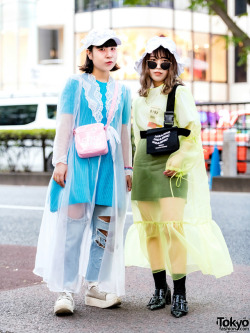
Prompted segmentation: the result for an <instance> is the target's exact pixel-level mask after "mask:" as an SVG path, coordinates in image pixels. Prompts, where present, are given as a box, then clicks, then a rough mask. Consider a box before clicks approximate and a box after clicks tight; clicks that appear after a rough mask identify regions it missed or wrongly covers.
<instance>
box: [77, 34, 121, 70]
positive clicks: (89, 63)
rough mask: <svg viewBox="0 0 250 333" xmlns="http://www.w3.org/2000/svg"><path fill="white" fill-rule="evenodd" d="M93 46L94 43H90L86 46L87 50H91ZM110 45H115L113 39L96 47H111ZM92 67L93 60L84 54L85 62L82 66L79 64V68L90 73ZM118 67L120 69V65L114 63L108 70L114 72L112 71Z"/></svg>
mask: <svg viewBox="0 0 250 333" xmlns="http://www.w3.org/2000/svg"><path fill="white" fill-rule="evenodd" d="M93 46H94V45H90V46H89V47H88V50H89V51H90V52H92V50H93ZM112 46H117V44H116V42H115V40H114V39H109V40H107V41H106V42H105V43H104V44H102V45H100V46H96V47H97V48H98V49H101V48H102V47H112ZM93 68H94V65H93V61H92V60H91V59H89V57H88V55H86V60H85V64H84V65H82V66H79V70H80V71H82V72H85V73H89V74H91V73H92V72H93ZM118 69H120V67H119V66H118V65H117V64H115V66H114V67H113V68H112V69H111V70H110V71H111V72H114V71H117V70H118Z"/></svg>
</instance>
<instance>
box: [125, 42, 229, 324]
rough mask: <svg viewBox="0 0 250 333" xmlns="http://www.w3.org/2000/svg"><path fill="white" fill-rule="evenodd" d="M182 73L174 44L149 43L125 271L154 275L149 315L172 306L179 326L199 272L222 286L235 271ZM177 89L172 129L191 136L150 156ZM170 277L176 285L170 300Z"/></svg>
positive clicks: (137, 104) (136, 124)
mask: <svg viewBox="0 0 250 333" xmlns="http://www.w3.org/2000/svg"><path fill="white" fill-rule="evenodd" d="M183 68H184V67H183V64H182V63H181V61H180V57H179V55H178V54H177V52H176V45H175V43H174V42H173V41H172V40H171V39H170V38H168V37H153V38H152V39H150V40H149V41H148V43H147V45H146V51H145V53H143V55H142V57H141V58H140V60H139V61H138V62H137V63H136V70H137V72H138V73H139V74H140V84H141V88H140V90H139V97H138V98H137V99H135V101H134V102H133V107H132V109H133V128H134V136H135V145H136V152H135V159H134V169H133V189H132V194H131V195H132V210H133V218H134V224H133V225H132V226H131V227H130V229H129V231H128V233H127V237H126V245H125V263H126V265H127V266H131V265H135V266H141V267H148V268H151V270H152V274H153V278H154V282H155V292H154V295H153V297H152V298H151V299H150V301H149V303H148V305H147V306H148V308H149V309H150V310H157V309H161V308H164V307H165V305H166V304H170V303H171V302H172V306H171V313H172V315H173V316H175V317H177V318H179V317H181V316H183V315H186V314H187V313H188V303H187V300H186V288H185V284H186V275H187V274H189V273H191V272H194V271H198V270H200V271H201V272H202V273H203V274H211V275H214V276H215V277H216V278H219V277H221V276H224V275H227V274H230V273H231V272H232V271H233V267H232V262H231V259H230V255H229V252H228V249H227V246H226V243H225V240H224V238H223V235H222V233H221V230H220V228H219V227H218V225H217V224H216V223H215V222H214V221H213V220H212V216H211V208H210V197H209V189H208V179H207V175H206V170H205V164H204V156H203V150H202V144H201V139H200V129H201V126H200V120H199V115H198V112H197V110H196V106H195V102H194V99H193V97H192V95H191V93H190V91H189V89H188V88H187V87H185V86H184V85H183V83H182V81H181V79H180V78H179V75H180V74H181V73H182V72H183ZM174 89H176V92H175V103H174V104H173V109H174V110H171V111H174V126H178V127H179V128H182V129H184V130H187V129H188V130H189V131H191V132H190V134H189V136H187V137H185V136H183V135H182V136H180V138H179V141H180V148H179V149H178V150H177V151H175V152H173V153H170V154H162V155H153V154H148V153H147V140H148V138H147V134H145V131H147V130H150V129H156V128H162V127H163V125H164V122H165V121H164V112H165V111H166V105H167V102H168V97H169V96H170V93H172V91H173V92H174ZM173 96H174V95H173ZM169 98H170V97H169ZM171 98H174V97H171ZM148 132H150V131H147V133H148ZM151 133H152V130H151ZM145 135H146V137H145ZM156 141H157V140H156ZM165 141H166V140H165ZM168 144H170V141H169V142H167V145H168ZM166 274H168V275H170V276H171V278H172V279H173V285H174V291H173V297H172V300H171V291H170V288H169V286H168V284H167V281H166ZM201 292H202V291H201Z"/></svg>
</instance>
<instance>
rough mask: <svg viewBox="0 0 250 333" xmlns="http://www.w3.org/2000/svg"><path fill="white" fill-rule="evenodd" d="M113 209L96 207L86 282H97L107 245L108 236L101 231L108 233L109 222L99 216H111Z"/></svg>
mask: <svg viewBox="0 0 250 333" xmlns="http://www.w3.org/2000/svg"><path fill="white" fill-rule="evenodd" d="M111 208H112V207H107V206H95V210H94V213H93V218H92V240H91V248H90V255H89V262H88V268H87V273H86V276H85V280H86V281H91V282H94V281H97V280H98V275H99V271H100V267H101V263H102V257H103V252H104V248H105V243H106V236H105V235H104V234H103V233H102V232H101V231H100V230H104V231H107V232H108V229H109V222H105V221H103V220H101V219H100V218H99V216H110V215H111Z"/></svg>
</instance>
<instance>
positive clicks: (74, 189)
mask: <svg viewBox="0 0 250 333" xmlns="http://www.w3.org/2000/svg"><path fill="white" fill-rule="evenodd" d="M82 43H83V47H82V49H81V51H82V50H83V49H86V62H85V64H84V65H83V66H81V67H80V70H81V71H83V72H84V73H83V74H81V75H74V76H72V77H70V78H69V79H68V81H67V83H66V86H65V88H64V90H63V92H62V94H61V97H60V103H59V107H58V115H57V129H56V137H55V141H54V149H53V165H54V166H55V169H54V173H53V177H52V178H53V179H51V181H50V184H49V188H48V194H47V199H46V204H45V210H44V215H43V220H42V225H41V230H40V235H39V240H38V247H37V255H36V263H35V269H34V273H35V274H37V275H39V276H41V277H43V280H44V281H45V282H46V283H47V286H48V288H49V290H50V291H53V292H59V293H61V294H60V296H59V297H58V299H57V301H56V303H55V306H54V313H55V314H66V313H73V311H74V307H75V305H74V299H73V294H74V293H78V292H79V291H80V289H81V286H82V280H83V278H84V280H85V282H86V292H85V304H86V305H90V306H96V307H100V308H107V307H111V306H114V305H119V304H121V300H120V298H119V296H121V295H123V294H124V260H123V226H124V221H125V215H126V210H127V194H128V191H130V190H131V177H130V174H131V169H132V167H131V164H132V161H131V156H130V152H131V149H130V128H129V127H130V113H131V102H130V92H129V90H128V89H127V88H126V87H125V86H124V85H122V84H121V83H117V82H116V81H115V80H114V79H112V78H111V76H110V71H116V70H118V69H119V66H118V65H117V63H116V60H117V45H120V44H121V41H120V39H119V38H118V37H117V36H116V34H115V33H114V32H113V31H112V30H92V31H91V32H90V33H89V34H88V35H87V37H86V38H85V39H84V40H83V41H82ZM97 123H98V124H103V125H105V126H106V127H105V130H106V135H107V138H108V152H107V153H106V154H104V155H98V156H93V157H88V158H81V157H80V156H79V151H78V147H76V141H77V140H76V135H77V134H76V133H77V130H78V128H81V126H84V125H90V124H92V125H93V124H97ZM86 128H87V127H84V131H83V132H86ZM91 128H92V129H93V127H91ZM95 128H96V126H95ZM102 129H103V127H102ZM74 133H75V136H74ZM93 133H94V132H93ZM89 139H90V140H89ZM98 140H99V137H96V136H95V134H92V137H90V138H88V144H93V143H94V142H97V144H98V142H99V141H98ZM105 140H106V143H107V139H106V136H105ZM85 143H86V142H85V141H84V140H82V141H80V146H82V147H85V146H84V145H85ZM80 146H79V147H80ZM80 148H81V147H80Z"/></svg>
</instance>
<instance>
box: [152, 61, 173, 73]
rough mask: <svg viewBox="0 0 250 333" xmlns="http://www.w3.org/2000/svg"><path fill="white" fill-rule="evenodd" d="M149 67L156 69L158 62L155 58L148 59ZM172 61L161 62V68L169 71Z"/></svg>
mask: <svg viewBox="0 0 250 333" xmlns="http://www.w3.org/2000/svg"><path fill="white" fill-rule="evenodd" d="M147 64H148V68H149V69H155V68H156V67H157V62H156V61H153V60H147ZM171 64H172V63H171V62H167V61H165V62H162V63H161V69H163V70H164V71H167V70H168V69H169V67H170V65H171Z"/></svg>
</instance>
